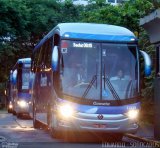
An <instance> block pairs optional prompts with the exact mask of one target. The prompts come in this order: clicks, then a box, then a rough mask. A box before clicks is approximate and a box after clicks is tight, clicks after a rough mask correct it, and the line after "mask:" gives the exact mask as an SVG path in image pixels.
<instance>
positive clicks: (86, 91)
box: [82, 75, 97, 98]
mask: <svg viewBox="0 0 160 148" xmlns="http://www.w3.org/2000/svg"><path fill="white" fill-rule="evenodd" d="M95 80H96V81H97V75H94V76H93V77H92V79H91V81H90V83H89V84H88V86H87V88H86V90H85V91H84V93H83V95H82V98H85V97H86V95H87V94H88V92H89V90H90V89H91V87H92V85H93V84H94V82H95ZM96 88H97V83H96Z"/></svg>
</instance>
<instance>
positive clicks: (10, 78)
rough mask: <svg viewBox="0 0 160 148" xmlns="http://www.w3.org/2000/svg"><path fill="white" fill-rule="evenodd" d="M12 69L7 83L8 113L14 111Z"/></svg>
mask: <svg viewBox="0 0 160 148" xmlns="http://www.w3.org/2000/svg"><path fill="white" fill-rule="evenodd" d="M11 82H12V71H10V74H9V78H8V81H7V83H6V96H7V110H8V113H12V112H13V105H12V97H11V96H12V95H11Z"/></svg>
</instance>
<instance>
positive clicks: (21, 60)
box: [12, 58, 31, 70]
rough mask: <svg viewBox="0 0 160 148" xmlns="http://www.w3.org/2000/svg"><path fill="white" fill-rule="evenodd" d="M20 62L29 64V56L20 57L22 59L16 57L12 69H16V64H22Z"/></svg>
mask: <svg viewBox="0 0 160 148" xmlns="http://www.w3.org/2000/svg"><path fill="white" fill-rule="evenodd" d="M22 63H25V64H31V58H22V59H18V60H17V62H16V64H15V65H14V66H13V69H12V70H14V69H16V68H17V66H18V64H22Z"/></svg>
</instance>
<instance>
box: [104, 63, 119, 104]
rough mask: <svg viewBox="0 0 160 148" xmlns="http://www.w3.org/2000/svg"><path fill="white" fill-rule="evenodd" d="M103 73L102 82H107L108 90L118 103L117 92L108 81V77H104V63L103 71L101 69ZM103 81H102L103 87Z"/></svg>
mask: <svg viewBox="0 0 160 148" xmlns="http://www.w3.org/2000/svg"><path fill="white" fill-rule="evenodd" d="M103 75H104V78H103V79H104V82H105V83H106V84H107V86H108V88H109V90H110V91H111V93H112V95H113V97H114V98H115V100H117V101H118V103H120V100H121V99H120V97H119V96H118V94H117V92H116V91H115V89H114V87H113V85H112V83H111V82H110V80H109V78H108V77H106V72H105V64H104V71H103ZM105 83H104V89H105Z"/></svg>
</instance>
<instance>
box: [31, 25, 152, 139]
mask: <svg viewBox="0 0 160 148" xmlns="http://www.w3.org/2000/svg"><path fill="white" fill-rule="evenodd" d="M140 56H142V57H144V61H145V62H144V63H145V64H144V65H145V67H144V68H145V74H146V76H148V75H150V73H151V59H150V57H149V55H148V54H147V53H146V52H144V51H141V50H139V48H138V40H137V38H136V37H135V35H134V34H133V33H132V32H131V31H129V30H128V29H126V28H124V27H120V26H114V25H107V24H93V23H61V24H58V25H57V26H56V27H54V28H53V29H52V30H51V31H50V32H49V33H48V34H47V35H46V36H44V38H43V39H42V40H40V42H39V43H38V44H37V45H36V46H35V48H34V49H33V54H32V60H31V61H32V62H31V70H32V72H34V73H35V80H34V84H33V90H32V101H33V110H32V111H33V125H34V127H35V128H38V127H39V123H42V124H45V125H46V126H47V127H48V128H49V130H50V133H51V134H52V136H53V137H57V136H58V135H59V134H61V133H62V132H63V131H75V132H76V131H77V132H78V131H79V132H89V131H92V132H96V133H99V132H100V133H101V132H103V133H108V134H106V135H109V134H112V135H113V136H115V137H116V138H117V139H122V137H123V135H124V133H135V132H136V131H137V130H138V116H139V112H140V108H141V103H140V101H141V96H140V89H141V87H140V81H141V77H140ZM119 70H120V71H121V72H120V73H121V74H120V75H122V77H121V78H120V79H118V78H117V76H116V75H117V73H118V71H119ZM122 73H123V74H122ZM82 77H83V78H82Z"/></svg>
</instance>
